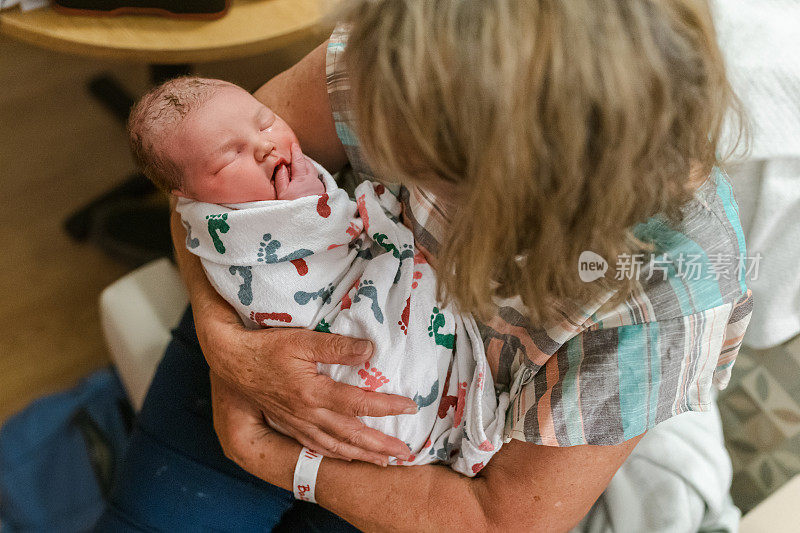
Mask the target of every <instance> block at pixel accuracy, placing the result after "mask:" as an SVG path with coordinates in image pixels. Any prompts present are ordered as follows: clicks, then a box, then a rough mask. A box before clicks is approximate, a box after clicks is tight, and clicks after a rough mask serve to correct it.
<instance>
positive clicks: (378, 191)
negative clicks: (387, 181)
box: [375, 183, 386, 196]
mask: <svg viewBox="0 0 800 533" xmlns="http://www.w3.org/2000/svg"><path fill="white" fill-rule="evenodd" d="M385 192H386V187H384V186H383V184H382V183H378V184H377V185H375V194H377V195H378V196H380V195H381V194H383V193H385Z"/></svg>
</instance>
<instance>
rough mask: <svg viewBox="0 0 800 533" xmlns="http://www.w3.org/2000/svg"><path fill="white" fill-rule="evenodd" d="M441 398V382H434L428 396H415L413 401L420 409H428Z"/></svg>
mask: <svg viewBox="0 0 800 533" xmlns="http://www.w3.org/2000/svg"><path fill="white" fill-rule="evenodd" d="M438 398H439V380H438V379H437V380H436V381H434V382H433V385H431V391H430V392H429V393H428V394H427V396H420V395H419V394H415V395H414V397H413V398H412V400H414V403H415V404H417V407H418V408H419V409H422V408H423V407H428V406H429V405H431V404H432V403H433V402H435V401H436V400H437V399H438Z"/></svg>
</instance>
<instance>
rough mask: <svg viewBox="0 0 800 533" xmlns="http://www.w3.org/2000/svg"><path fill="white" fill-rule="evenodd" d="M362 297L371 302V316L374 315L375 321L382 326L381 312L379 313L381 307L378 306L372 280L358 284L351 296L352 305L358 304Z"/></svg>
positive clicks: (376, 292) (376, 290)
mask: <svg viewBox="0 0 800 533" xmlns="http://www.w3.org/2000/svg"><path fill="white" fill-rule="evenodd" d="M362 296H363V297H365V298H369V299H370V300H372V314H373V315H375V320H377V321H378V323H379V324H383V311H381V306H380V304H378V289H376V288H375V283H374V282H373V281H372V280H370V279H365V280H363V281H362V282H361V283H360V284H359V286H358V290H356V294H355V296H353V303H358V302H360V301H361V297H362Z"/></svg>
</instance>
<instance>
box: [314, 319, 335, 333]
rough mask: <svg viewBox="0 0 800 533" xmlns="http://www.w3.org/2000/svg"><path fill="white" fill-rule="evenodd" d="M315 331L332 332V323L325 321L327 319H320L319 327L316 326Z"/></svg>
mask: <svg viewBox="0 0 800 533" xmlns="http://www.w3.org/2000/svg"><path fill="white" fill-rule="evenodd" d="M314 331H321V332H322V333H330V332H331V325H330V324H328V323H327V322H325V319H324V318H323V319H322V320H320V321H319V324H317V327H315V328H314Z"/></svg>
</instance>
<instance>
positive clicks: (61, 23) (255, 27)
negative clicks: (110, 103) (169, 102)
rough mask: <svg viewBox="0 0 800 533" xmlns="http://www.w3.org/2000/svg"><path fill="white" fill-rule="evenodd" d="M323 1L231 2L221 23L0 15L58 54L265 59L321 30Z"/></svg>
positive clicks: (0, 20)
mask: <svg viewBox="0 0 800 533" xmlns="http://www.w3.org/2000/svg"><path fill="white" fill-rule="evenodd" d="M322 1H324V0H232V1H231V6H230V9H229V10H228V13H227V14H226V15H225V16H223V17H222V18H220V19H218V20H210V21H205V20H179V19H172V18H166V17H157V16H147V15H122V16H111V17H93V16H75V15H63V14H60V13H56V12H55V11H53V9H52V8H49V7H48V8H42V9H37V10H33V11H28V12H24V13H23V12H21V11H19V9H17V8H15V9H11V10H8V11H4V12H3V13H2V15H0V33H4V34H6V35H8V36H10V37H14V38H16V39H19V40H21V41H25V42H28V43H30V44H33V45H36V46H41V47H43V48H49V49H52V50H56V51H59V52H68V53H73V54H80V55H88V56H92V57H100V58H110V59H122V60H128V61H143V62H148V63H162V64H174V63H201V62H205V61H217V60H222V59H233V58H238V57H247V56H252V55H257V54H261V53H264V52H268V51H270V50H273V49H276V48H280V47H282V46H284V45H287V44H289V43H291V42H293V41H295V40H298V39H301V38H303V37H305V36H307V35H310V34H312V33H314V32H317V31H320V30H321V28H320V22H321V21H322V18H323V6H322Z"/></svg>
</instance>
